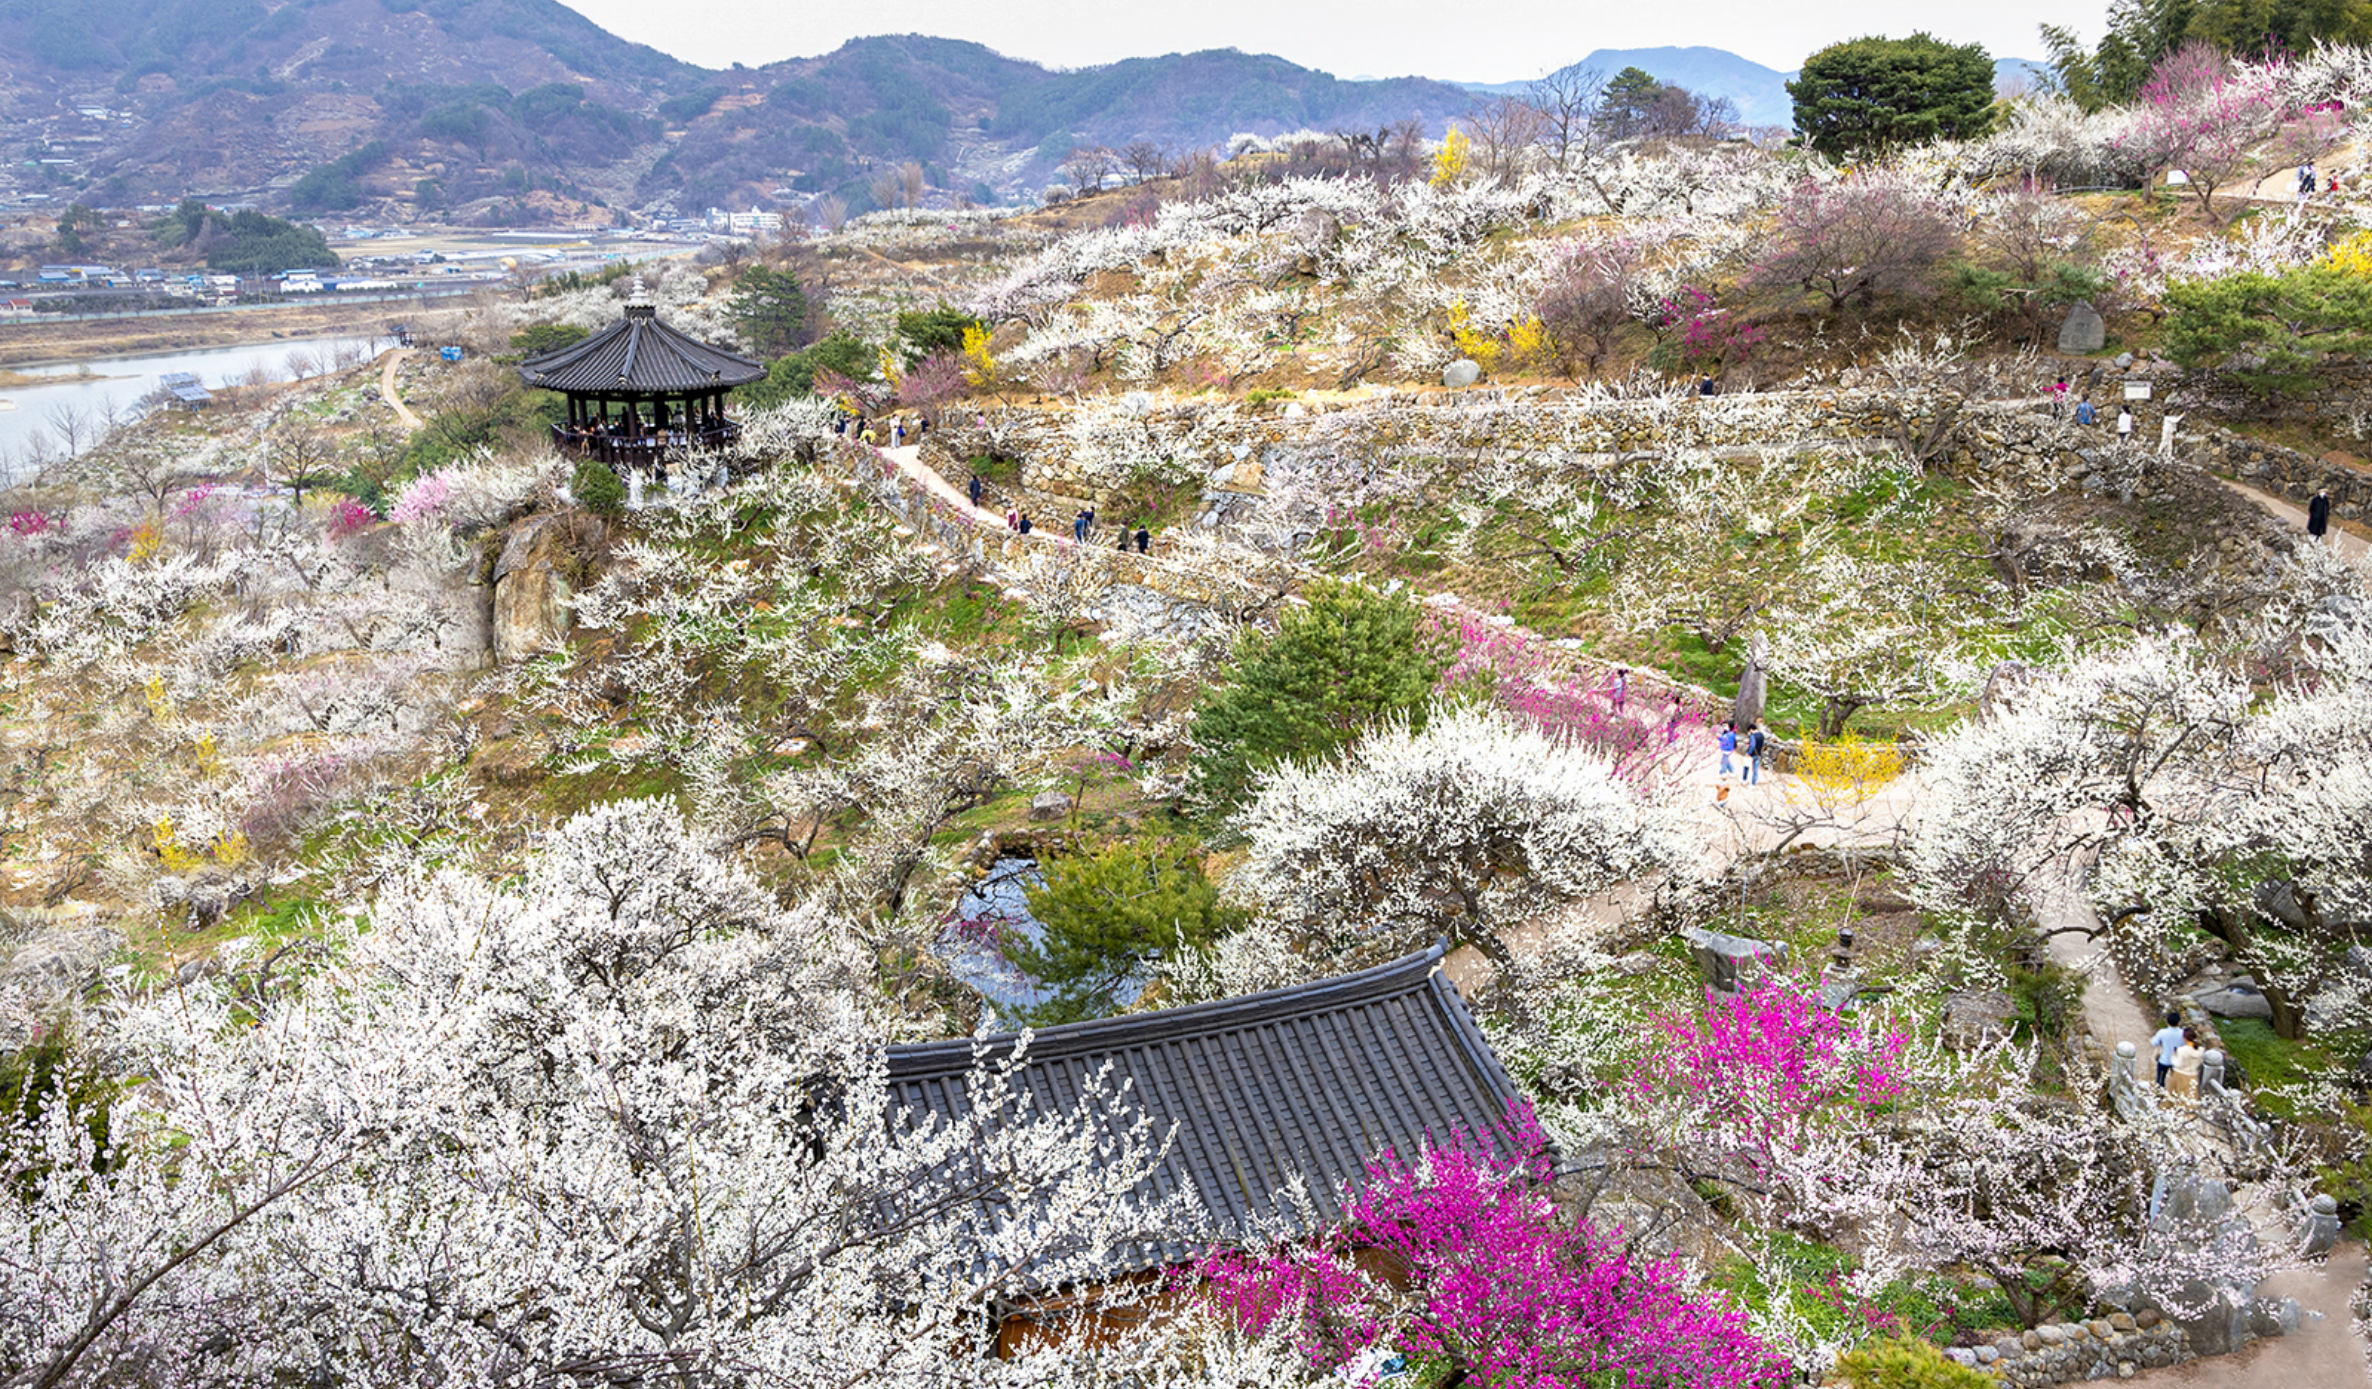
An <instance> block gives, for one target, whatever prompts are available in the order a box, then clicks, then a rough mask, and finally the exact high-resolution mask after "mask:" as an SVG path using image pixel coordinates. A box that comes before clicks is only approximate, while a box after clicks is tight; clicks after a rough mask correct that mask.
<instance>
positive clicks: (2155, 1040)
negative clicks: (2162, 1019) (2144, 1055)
mask: <svg viewBox="0 0 2372 1389" xmlns="http://www.w3.org/2000/svg"><path fill="white" fill-rule="evenodd" d="M2150 1045H2151V1046H2153V1047H2155V1048H2157V1050H2158V1088H2159V1089H2161V1090H2163V1089H2165V1088H2166V1074H2167V1072H2169V1071H2171V1070H2173V1069H2174V1054H2175V1053H2176V1052H2178V1051H2180V1050H2182V1046H2183V1015H2182V1014H2180V1013H2175V1012H2169V1013H2168V1014H2167V1015H2166V1025H2165V1026H2164V1027H2161V1028H2159V1029H2158V1030H2157V1031H2156V1032H2155V1033H2153V1034H2152V1035H2151V1037H2150Z"/></svg>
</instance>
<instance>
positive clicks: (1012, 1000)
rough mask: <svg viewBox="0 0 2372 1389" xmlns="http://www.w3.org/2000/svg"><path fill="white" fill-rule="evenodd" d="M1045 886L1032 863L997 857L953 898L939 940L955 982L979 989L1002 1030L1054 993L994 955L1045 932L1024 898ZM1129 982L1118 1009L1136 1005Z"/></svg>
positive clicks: (1138, 986)
mask: <svg viewBox="0 0 2372 1389" xmlns="http://www.w3.org/2000/svg"><path fill="white" fill-rule="evenodd" d="M1045 881H1046V875H1045V874H1044V873H1042V872H1040V871H1039V870H1038V861H1037V860H1036V859H1034V858H1021V857H1017V856H1008V857H1001V858H999V859H998V860H997V861H996V862H995V863H993V864H991V865H989V870H988V874H987V876H986V877H983V878H979V879H976V880H974V882H973V883H972V885H971V887H969V888H967V889H965V891H964V894H963V896H961V897H959V898H957V899H956V903H955V914H954V916H953V917H952V918H950V919H949V921H948V924H947V929H946V930H945V931H943V932H941V933H940V936H939V954H940V957H941V958H942V959H945V960H946V961H947V964H948V967H949V969H950V970H952V971H953V972H954V974H955V977H956V978H958V979H960V980H962V981H963V982H964V983H966V984H969V985H971V986H972V987H973V988H975V989H978V990H979V991H980V994H981V996H982V997H983V998H986V999H987V1000H988V1001H989V1002H990V1003H993V1004H995V1005H996V1009H997V1012H998V1013H1000V1014H1002V1015H1003V1017H1002V1018H1001V1019H1000V1020H999V1021H998V1022H997V1023H996V1024H995V1025H996V1026H999V1027H1003V1026H1009V1025H1012V1024H1014V1023H1016V1022H1017V1021H1018V1016H1019V1014H1020V1013H1021V1011H1022V1010H1024V1009H1026V1008H1031V1007H1035V1006H1036V1005H1038V1004H1040V1003H1044V1002H1045V1001H1046V1000H1047V999H1049V998H1051V997H1053V990H1051V989H1049V988H1047V987H1046V986H1045V985H1043V984H1041V983H1039V982H1038V981H1037V980H1036V979H1034V978H1031V977H1030V976H1029V975H1027V974H1024V973H1023V972H1022V971H1021V970H1020V969H1019V968H1018V967H1016V966H1015V965H1014V964H1013V962H1012V961H1010V960H1008V959H1006V958H1005V957H1004V955H1003V954H1001V953H1000V952H999V949H998V947H999V945H1000V944H1001V943H1002V942H1004V941H1008V940H1012V939H1014V938H1016V937H1018V938H1020V939H1022V940H1026V941H1029V942H1031V943H1033V944H1035V943H1036V942H1037V941H1038V939H1039V933H1040V932H1041V931H1042V930H1043V929H1044V928H1043V927H1041V926H1040V925H1039V924H1038V919H1037V918H1036V917H1034V916H1031V915H1030V908H1029V899H1028V898H1027V897H1026V896H1024V894H1025V893H1026V892H1027V891H1028V890H1029V889H1030V888H1033V887H1037V886H1039V885H1040V884H1042V883H1044V882H1045ZM1142 987H1143V986H1142V985H1141V984H1139V983H1135V982H1133V981H1132V982H1131V983H1129V984H1128V985H1126V986H1125V987H1123V988H1122V989H1121V991H1120V993H1119V997H1118V1002H1119V1003H1120V1005H1121V1006H1122V1007H1126V1006H1128V1005H1129V1004H1131V1003H1133V1002H1135V1001H1136V996H1137V994H1138V993H1139V992H1140V990H1141V989H1142Z"/></svg>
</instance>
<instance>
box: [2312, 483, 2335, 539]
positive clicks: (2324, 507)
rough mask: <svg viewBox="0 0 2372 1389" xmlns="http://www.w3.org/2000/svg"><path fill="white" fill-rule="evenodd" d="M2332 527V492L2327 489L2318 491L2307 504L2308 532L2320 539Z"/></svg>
mask: <svg viewBox="0 0 2372 1389" xmlns="http://www.w3.org/2000/svg"><path fill="white" fill-rule="evenodd" d="M2330 529H2331V494H2330V493H2329V492H2327V491H2325V492H2317V493H2315V494H2314V500H2313V501H2310V502H2308V503H2307V504H2306V533H2307V534H2308V535H2311V536H2313V537H2314V538H2315V539H2317V540H2320V539H2322V538H2323V536H2324V535H2326V534H2328V533H2329V532H2330Z"/></svg>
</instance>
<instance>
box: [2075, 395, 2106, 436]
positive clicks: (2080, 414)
mask: <svg viewBox="0 0 2372 1389" xmlns="http://www.w3.org/2000/svg"><path fill="white" fill-rule="evenodd" d="M2076 423H2077V424H2080V425H2082V426H2083V427H2084V428H2086V429H2090V428H2091V427H2092V426H2093V425H2096V424H2098V423H2100V412H2099V411H2097V410H2095V409H2093V408H2092V397H2090V396H2085V397H2084V398H2083V399H2082V400H2079V401H2077V402H2076Z"/></svg>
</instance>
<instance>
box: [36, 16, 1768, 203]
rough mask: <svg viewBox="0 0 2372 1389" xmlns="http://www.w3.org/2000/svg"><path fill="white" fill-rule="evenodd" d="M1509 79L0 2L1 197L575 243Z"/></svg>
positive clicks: (1176, 144)
mask: <svg viewBox="0 0 2372 1389" xmlns="http://www.w3.org/2000/svg"><path fill="white" fill-rule="evenodd" d="M1580 65H1581V66H1585V67H1592V68H1598V69H1600V70H1603V71H1605V72H1607V73H1609V74H1611V73H1612V72H1614V71H1617V70H1619V69H1620V68H1622V67H1625V66H1638V67H1642V68H1645V69H1646V70H1648V71H1649V72H1651V73H1653V74H1655V75H1656V76H1658V77H1660V78H1663V79H1664V80H1666V81H1669V82H1677V83H1679V84H1680V85H1683V86H1686V87H1689V88H1691V89H1692V90H1696V91H1700V92H1705V93H1709V94H1712V95H1718V96H1726V97H1729V98H1730V99H1732V100H1733V101H1735V102H1737V104H1738V107H1739V110H1740V113H1741V115H1742V116H1743V117H1744V118H1745V119H1746V121H1747V122H1748V123H1749V124H1756V125H1785V124H1786V123H1787V121H1788V115H1789V105H1788V101H1787V96H1786V92H1785V89H1784V86H1783V84H1784V82H1785V81H1786V78H1787V76H1788V74H1784V73H1780V72H1776V71H1774V70H1772V69H1770V68H1766V67H1763V66H1762V65H1760V64H1757V63H1753V62H1749V61H1748V60H1746V59H1744V58H1740V57H1738V56H1736V55H1735V54H1731V53H1727V52H1724V51H1722V50H1720V49H1714V48H1660V49H1634V50H1601V51H1599V52H1596V53H1592V54H1590V55H1588V56H1587V57H1585V58H1583V59H1582V60H1581V64H1580ZM1521 85H1522V84H1500V85H1498V86H1491V85H1488V84H1465V85H1461V84H1457V83H1451V82H1443V81H1435V80H1432V79H1429V78H1422V77H1401V78H1391V79H1385V80H1358V81H1345V80H1342V79H1338V78H1336V77H1333V76H1331V75H1329V74H1327V73H1324V72H1319V71H1316V70H1313V69H1310V68H1305V67H1301V66H1299V65H1297V64H1294V63H1290V62H1287V61H1286V60H1284V59H1282V58H1277V57H1271V56H1266V55H1257V54H1246V53H1242V52H1239V51H1236V50H1233V49H1224V50H1212V51H1207V52H1201V53H1187V54H1171V55H1168V56H1165V57H1158V58H1133V59H1128V60H1125V61H1122V62H1117V63H1112V64H1108V65H1105V66H1100V67H1092V68H1084V69H1079V70H1074V71H1057V70H1053V69H1048V68H1045V67H1042V66H1039V65H1038V64H1035V63H1030V62H1024V61H1021V60H1018V59H1013V58H1007V57H1004V56H1002V55H1000V54H998V53H996V52H994V51H992V50H990V49H988V48H986V47H983V46H982V45H979V44H976V43H969V42H963V41H958V40H952V39H939V38H930V37H925V36H922V35H904V36H884V37H876V38H865V39H856V40H851V41H850V42H848V43H846V44H844V45H842V46H841V47H840V48H838V49H835V50H833V51H832V52H830V53H827V54H823V55H821V56H818V57H812V58H794V59H789V60H785V61H782V62H776V63H769V64H765V65H762V66H756V67H746V66H742V65H739V64H736V65H735V66H733V67H731V68H728V69H723V70H712V69H705V68H701V67H697V66H694V65H692V64H689V63H685V62H682V61H679V60H677V59H675V58H672V57H669V56H668V55H667V54H664V53H661V52H659V51H658V50H657V49H654V48H650V47H648V46H646V45H642V44H637V43H630V42H628V41H626V40H624V39H621V38H619V37H617V36H616V35H613V34H611V33H608V32H607V31H605V30H603V29H602V28H600V27H599V26H598V25H596V24H594V23H593V22H592V21H591V20H588V19H586V18H585V17H584V16H583V15H581V14H579V13H577V12H576V11H574V10H572V9H569V8H567V7H566V6H564V5H562V4H559V3H557V0H280V3H276V4H274V3H267V0H0V139H5V140H7V141H8V142H9V144H8V147H9V148H11V149H15V150H19V151H22V153H21V154H20V155H19V156H18V162H16V163H14V164H12V165H7V166H0V198H6V197H7V195H8V194H10V193H13V194H14V195H15V198H14V199H13V200H16V201H21V200H22V199H23V198H24V197H25V196H26V195H28V194H43V195H46V196H47V197H49V198H50V199H53V200H60V201H62V200H65V199H68V198H79V199H81V200H83V201H88V202H93V203H96V204H100V205H111V204H112V205H120V204H123V203H154V202H164V201H172V200H177V199H179V198H181V197H184V196H190V195H196V196H200V197H206V198H210V199H213V200H216V201H230V202H253V203H256V204H259V205H263V206H267V207H271V208H275V209H285V210H293V211H296V212H298V213H301V214H307V215H315V216H335V215H341V214H344V215H349V216H352V217H354V218H358V219H360V218H372V217H381V218H388V219H405V218H409V217H413V216H437V217H442V218H446V219H450V220H455V221H462V222H470V223H477V224H488V225H494V224H513V223H533V222H538V221H555V220H558V221H579V222H581V221H583V220H586V219H588V218H596V219H598V218H600V217H604V216H612V217H614V216H617V215H619V214H620V213H621V212H622V211H623V210H625V209H635V210H639V211H642V212H645V213H651V212H658V213H664V212H666V211H667V210H668V209H669V208H671V207H672V208H674V209H676V210H678V211H679V212H685V213H689V212H697V211H698V210H700V209H702V208H705V207H709V206H726V207H735V208H739V207H744V206H751V205H756V206H761V207H762V206H770V205H789V204H793V203H796V202H801V201H807V200H812V199H815V198H819V197H821V196H823V195H826V194H833V195H837V196H839V197H840V198H841V199H842V201H843V202H844V203H846V204H847V205H849V206H850V207H851V208H852V210H856V211H862V210H864V209H865V208H866V207H868V206H871V205H872V203H873V196H874V194H873V188H874V185H875V182H876V180H877V178H878V176H879V175H880V174H881V173H882V172H883V171H884V170H885V169H889V168H894V167H896V166H898V165H900V164H902V163H904V162H906V161H910V160H911V161H914V162H916V163H918V164H920V165H922V166H923V168H924V171H925V179H926V181H927V183H928V184H929V185H931V186H933V187H935V188H939V189H942V190H946V191H948V192H951V193H960V194H963V195H966V196H969V197H972V198H973V199H975V200H976V201H992V200H1005V199H1010V198H1013V197H1015V196H1017V195H1024V194H1027V193H1028V192H1030V191H1032V190H1034V189H1036V188H1037V187H1039V186H1040V185H1041V184H1043V183H1044V182H1045V181H1046V180H1047V179H1048V178H1049V177H1050V176H1051V175H1052V174H1053V173H1054V171H1055V170H1056V168H1057V167H1058V166H1059V165H1060V164H1061V162H1062V160H1063V157H1064V156H1065V155H1066V154H1067V153H1068V151H1069V150H1070V149H1071V148H1072V146H1073V145H1075V144H1081V143H1088V144H1106V145H1112V146H1115V147H1118V146H1121V145H1124V144H1127V143H1129V142H1131V141H1138V140H1149V141H1152V142H1154V143H1156V144H1159V145H1163V146H1166V147H1169V148H1173V149H1185V148H1192V147H1198V146H1206V145H1215V144H1219V143H1222V142H1224V141H1226V140H1227V139H1228V138H1229V137H1230V136H1231V135H1233V134H1235V133H1237V132H1240V131H1249V132H1253V133H1256V134H1263V135H1273V134H1279V133H1282V132H1285V131H1290V130H1297V129H1304V128H1314V129H1321V130H1323V129H1365V130H1370V131H1372V130H1375V129H1377V128H1379V127H1381V126H1384V125H1387V124H1390V123H1393V122H1397V121H1401V120H1406V119H1410V118H1414V119H1416V120H1418V121H1421V122H1423V123H1424V125H1425V126H1426V127H1427V129H1428V130H1429V131H1430V132H1432V133H1435V134H1438V133H1440V132H1441V131H1442V130H1443V129H1444V128H1445V127H1446V125H1447V123H1448V122H1449V120H1450V119H1451V118H1453V117H1455V116H1457V115H1458V114H1459V113H1461V112H1462V111H1464V110H1465V109H1466V108H1467V107H1468V106H1469V104H1470V103H1472V102H1473V101H1474V99H1475V98H1476V96H1477V95H1478V94H1482V93H1487V92H1492V91H1502V90H1510V89H1512V88H1514V87H1520V86H1521Z"/></svg>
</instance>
